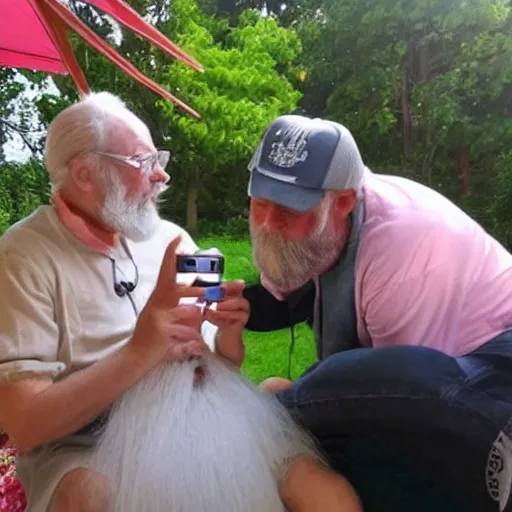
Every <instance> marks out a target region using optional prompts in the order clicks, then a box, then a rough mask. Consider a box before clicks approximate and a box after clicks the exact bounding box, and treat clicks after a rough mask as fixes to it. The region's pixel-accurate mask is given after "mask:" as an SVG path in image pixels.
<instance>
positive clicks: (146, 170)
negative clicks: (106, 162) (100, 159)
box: [92, 149, 171, 176]
mask: <svg viewBox="0 0 512 512" xmlns="http://www.w3.org/2000/svg"><path fill="white" fill-rule="evenodd" d="M92 153H94V154H96V155H101V156H108V157H110V158H115V159H116V160H119V161H121V162H124V163H125V164H128V165H131V166H132V167H135V168H136V169H139V170H140V172H141V173H142V174H143V175H144V176H147V175H149V174H151V173H152V172H153V169H154V168H155V165H156V164H157V163H158V164H159V165H160V167H161V168H162V169H164V170H165V168H166V167H167V164H168V163H169V159H170V158H171V153H170V151H165V150H162V149H161V150H158V151H157V152H156V153H150V154H147V155H141V156H126V155H118V154H117V153H104V152H103V151H93V152H92Z"/></svg>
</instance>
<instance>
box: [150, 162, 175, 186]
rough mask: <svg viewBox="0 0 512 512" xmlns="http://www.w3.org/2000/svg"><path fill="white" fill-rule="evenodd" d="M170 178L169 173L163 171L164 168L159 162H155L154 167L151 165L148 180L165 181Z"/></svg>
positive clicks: (154, 181)
mask: <svg viewBox="0 0 512 512" xmlns="http://www.w3.org/2000/svg"><path fill="white" fill-rule="evenodd" d="M170 179H171V177H170V176H169V174H167V173H166V172H165V170H164V169H163V167H162V166H161V165H160V164H159V163H157V164H156V165H155V167H153V171H152V172H151V175H150V180H151V182H152V183H157V182H162V183H167V182H168V181H169V180H170Z"/></svg>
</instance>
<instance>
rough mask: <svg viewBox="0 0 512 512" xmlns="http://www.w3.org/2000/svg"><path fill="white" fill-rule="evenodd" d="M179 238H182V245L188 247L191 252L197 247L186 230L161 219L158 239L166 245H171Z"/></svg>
mask: <svg viewBox="0 0 512 512" xmlns="http://www.w3.org/2000/svg"><path fill="white" fill-rule="evenodd" d="M177 236H181V239H182V245H183V246H185V247H187V250H190V248H191V247H195V242H194V239H193V238H192V236H191V235H190V234H189V233H188V231H187V230H186V229H185V228H183V227H181V226H180V225H178V224H176V223H174V222H172V221H170V220H167V219H161V221H160V225H159V228H158V237H159V238H160V239H161V240H163V241H164V242H165V243H166V244H169V243H170V242H172V240H174V239H175V238H176V237H177ZM194 250H195V249H194Z"/></svg>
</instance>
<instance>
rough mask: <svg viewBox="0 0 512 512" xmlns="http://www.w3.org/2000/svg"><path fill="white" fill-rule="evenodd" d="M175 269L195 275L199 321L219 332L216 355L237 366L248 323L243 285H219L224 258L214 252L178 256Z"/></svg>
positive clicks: (240, 283)
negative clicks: (200, 310) (212, 325)
mask: <svg viewBox="0 0 512 512" xmlns="http://www.w3.org/2000/svg"><path fill="white" fill-rule="evenodd" d="M176 268H177V271H178V272H181V273H194V274H196V278H195V281H194V283H193V285H192V286H193V287H202V288H203V289H204V294H203V295H202V296H201V297H200V299H199V300H198V304H199V305H201V307H202V313H203V318H204V320H207V321H208V322H211V323H212V324H214V325H216V326H217V327H218V328H219V331H218V333H217V337H216V352H218V353H220V354H221V355H222V356H224V357H226V358H227V359H229V360H231V361H232V362H233V363H234V364H235V365H237V366H240V365H241V364H242V362H243V358H244V347H243V342H242V333H243V330H244V328H245V325H246V324H247V321H248V319H249V303H248V301H247V300H246V299H245V298H244V297H243V296H242V292H243V290H244V287H245V283H244V282H243V281H232V282H229V283H223V282H222V277H223V273H224V257H223V256H222V254H221V253H220V252H219V251H218V250H217V249H214V248H212V249H208V250H206V251H199V252H197V253H195V254H192V255H180V256H178V257H177V263H176Z"/></svg>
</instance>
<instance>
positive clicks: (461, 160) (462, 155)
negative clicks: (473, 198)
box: [457, 143, 469, 196]
mask: <svg viewBox="0 0 512 512" xmlns="http://www.w3.org/2000/svg"><path fill="white" fill-rule="evenodd" d="M457 166H458V172H459V194H460V196H465V195H466V194H468V193H469V147H468V146H466V144H464V143H462V144H461V145H460V147H459V154H458V157H457Z"/></svg>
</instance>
